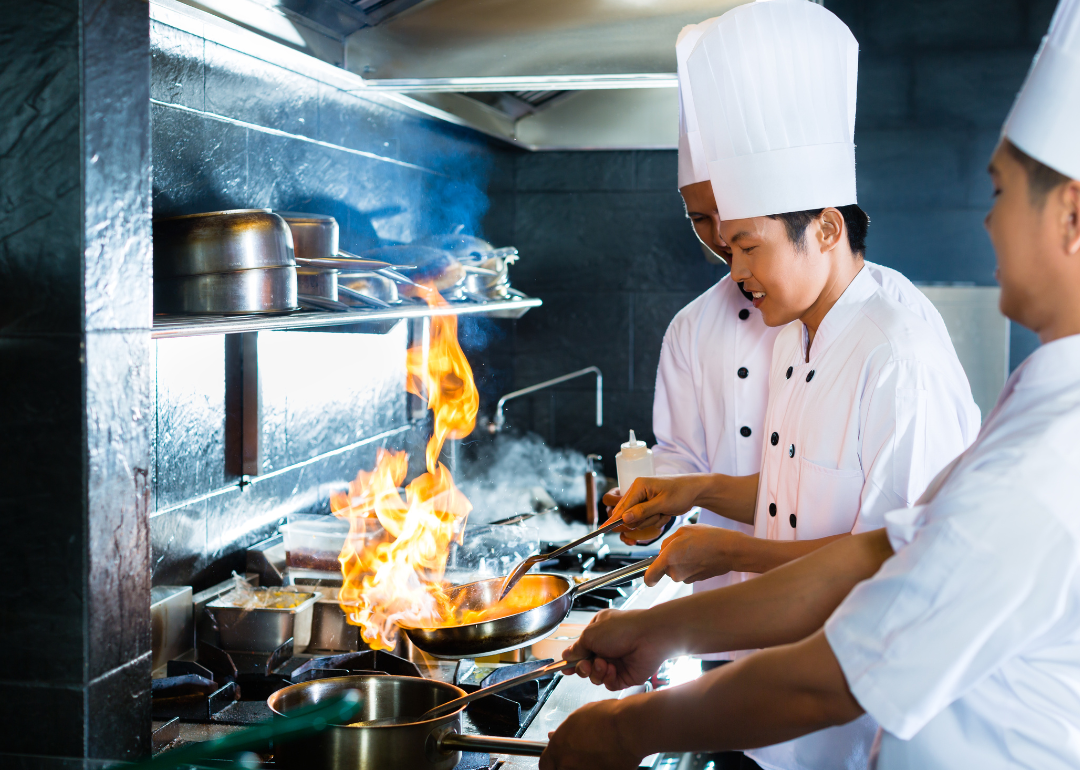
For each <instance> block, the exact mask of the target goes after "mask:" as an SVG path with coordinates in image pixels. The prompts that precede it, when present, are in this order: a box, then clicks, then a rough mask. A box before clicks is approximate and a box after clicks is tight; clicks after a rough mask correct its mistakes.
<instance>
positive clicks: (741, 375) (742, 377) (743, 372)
mask: <svg viewBox="0 0 1080 770" xmlns="http://www.w3.org/2000/svg"><path fill="white" fill-rule="evenodd" d="M736 374H738V375H739V379H740V380H745V379H746V378H747V376H748V375H749V374H750V370H749V369H747V368H746V367H745V366H740V367H739V371H737V372H736Z"/></svg>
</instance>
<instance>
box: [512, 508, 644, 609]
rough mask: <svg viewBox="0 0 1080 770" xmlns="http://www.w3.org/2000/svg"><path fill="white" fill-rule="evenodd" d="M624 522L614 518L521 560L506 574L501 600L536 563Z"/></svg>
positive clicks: (554, 556)
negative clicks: (581, 535)
mask: <svg viewBox="0 0 1080 770" xmlns="http://www.w3.org/2000/svg"><path fill="white" fill-rule="evenodd" d="M622 523H623V521H622V519H612V520H611V521H609V522H608V523H607V524H605V525H604V526H602V527H600V529H594V530H593V531H592V532H590V533H589V534H587V535H585V537H579V538H578V539H577V540H575V541H574V542H572V543H567V544H566V545H564V546H563V547H562V548H556V549H555V550H554V551H551V552H550V553H538V554H534V555H532V556H529V557H528V558H526V559H524V560H523V561H521V562H519V563H518V565H517V566H516V567H514V569H513V570H511V572H510V574H509V575H507V576H506V579H505V580H503V582H502V587H501V588H500V589H499V601H502V600H503V599H505V598H506V595H507V594H508V593H510V589H511V588H513V587H514V586H516V585H517V584H518V581H519V580H521V578H523V577H524V576H525V573H526V572H528V571H529V570H531V569H532V568H533V567H534V566H535V565H537V564H539V563H540V562H542V561H547V560H548V559H554V558H557V557H559V556H562V555H563V554H564V553H566V552H567V551H569V550H570V549H571V548H577V547H578V546H579V545H581V544H582V543H587V542H589V541H590V540H592V539H593V538H594V537H598V536H599V535H603V534H606V533H608V532H611V531H612V530H613V529H616V528H617V527H619V526H621V525H622Z"/></svg>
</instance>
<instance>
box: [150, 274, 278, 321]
mask: <svg viewBox="0 0 1080 770" xmlns="http://www.w3.org/2000/svg"><path fill="white" fill-rule="evenodd" d="M297 308H298V304H297V290H296V268H295V267H273V268H265V269H252V270H237V271H235V272H232V273H210V274H207V275H188V276H183V277H180V278H163V279H155V280H154V312H155V313H180V314H185V315H199V314H213V315H248V314H252V313H285V312H289V311H292V310H296V309H297Z"/></svg>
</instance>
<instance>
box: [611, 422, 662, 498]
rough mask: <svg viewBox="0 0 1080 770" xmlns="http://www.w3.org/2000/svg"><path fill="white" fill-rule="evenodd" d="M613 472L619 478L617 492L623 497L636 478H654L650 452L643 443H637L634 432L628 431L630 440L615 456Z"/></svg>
mask: <svg viewBox="0 0 1080 770" xmlns="http://www.w3.org/2000/svg"><path fill="white" fill-rule="evenodd" d="M615 471H616V473H617V474H618V476H619V490H620V491H621V492H622V493H623V494H624V495H625V494H626V493H627V491H629V489H630V485H631V484H633V483H634V479H636V478H637V477H638V476H654V475H656V474H655V473H653V464H652V450H651V449H649V447H647V446H646V445H645V442H644V441H638V440H637V437H636V436H634V431H630V440H629V441H627V442H626V443H625V444H623V445H622V451H621V452H619V453H618V454H617V455H615Z"/></svg>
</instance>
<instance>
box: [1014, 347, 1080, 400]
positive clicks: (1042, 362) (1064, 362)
mask: <svg viewBox="0 0 1080 770" xmlns="http://www.w3.org/2000/svg"><path fill="white" fill-rule="evenodd" d="M1015 374H1016V380H1015V382H1014V383H1013V389H1014V390H1015V389H1020V388H1033V387H1034V388H1038V387H1042V386H1045V385H1056V384H1058V383H1060V382H1064V381H1069V382H1073V383H1076V384H1077V386H1078V387H1080V334H1073V335H1070V336H1068V337H1062V338H1061V339H1059V340H1054V341H1053V342H1047V343H1046V344H1045V345H1042V346H1040V347H1038V348H1036V349H1035V352H1033V353H1032V354H1031V355H1030V356H1028V357H1027V359H1026V360H1025V361H1024V363H1022V364H1020V367H1018V368H1017V371H1016V373H1015Z"/></svg>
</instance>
